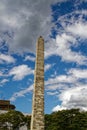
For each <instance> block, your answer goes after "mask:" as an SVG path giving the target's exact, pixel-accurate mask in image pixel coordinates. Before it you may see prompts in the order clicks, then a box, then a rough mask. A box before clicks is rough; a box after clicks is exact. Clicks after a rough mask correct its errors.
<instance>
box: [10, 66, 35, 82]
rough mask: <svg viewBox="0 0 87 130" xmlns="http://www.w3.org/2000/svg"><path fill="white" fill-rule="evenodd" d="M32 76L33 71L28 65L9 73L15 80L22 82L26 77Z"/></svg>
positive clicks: (15, 68)
mask: <svg viewBox="0 0 87 130" xmlns="http://www.w3.org/2000/svg"><path fill="white" fill-rule="evenodd" d="M30 74H33V70H32V69H31V68H29V67H28V66H27V65H19V66H16V67H14V68H12V69H11V70H10V72H9V76H13V79H14V80H22V79H23V78H24V77H25V76H27V75H30Z"/></svg>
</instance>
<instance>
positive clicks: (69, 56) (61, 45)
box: [56, 34, 87, 64]
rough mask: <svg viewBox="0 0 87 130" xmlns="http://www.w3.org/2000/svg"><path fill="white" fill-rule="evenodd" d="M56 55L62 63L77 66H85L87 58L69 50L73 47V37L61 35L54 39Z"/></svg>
mask: <svg viewBox="0 0 87 130" xmlns="http://www.w3.org/2000/svg"><path fill="white" fill-rule="evenodd" d="M56 43H57V54H58V55H59V56H61V58H62V60H63V61H68V62H76V63H77V64H86V63H87V57H86V56H83V55H82V54H81V53H78V52H75V51H72V50H71V46H75V38H74V37H73V36H70V35H67V34H62V35H60V36H59V35H58V36H57V37H56Z"/></svg>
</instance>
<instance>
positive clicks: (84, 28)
mask: <svg viewBox="0 0 87 130" xmlns="http://www.w3.org/2000/svg"><path fill="white" fill-rule="evenodd" d="M66 30H67V31H68V32H70V33H72V34H73V35H75V36H78V37H81V38H83V39H84V38H86V39H87V22H76V23H74V24H73V25H70V26H67V28H66Z"/></svg>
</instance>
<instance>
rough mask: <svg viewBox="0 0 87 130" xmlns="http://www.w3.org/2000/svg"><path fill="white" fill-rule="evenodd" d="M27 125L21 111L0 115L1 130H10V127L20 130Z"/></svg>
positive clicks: (13, 129)
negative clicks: (19, 129)
mask: <svg viewBox="0 0 87 130" xmlns="http://www.w3.org/2000/svg"><path fill="white" fill-rule="evenodd" d="M24 124H25V117H24V115H23V114H22V113H21V112H19V111H14V110H11V111H9V112H7V113H4V114H0V130H5V129H6V130H8V128H9V126H10V127H12V130H15V129H17V128H19V127H20V126H22V125H24Z"/></svg>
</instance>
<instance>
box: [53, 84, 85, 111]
mask: <svg viewBox="0 0 87 130" xmlns="http://www.w3.org/2000/svg"><path fill="white" fill-rule="evenodd" d="M86 95H87V85H80V86H77V87H74V88H68V89H67V90H64V91H62V93H61V94H60V95H59V99H60V100H61V101H62V104H61V105H60V106H59V105H57V106H56V107H54V108H53V111H58V110H62V109H71V108H80V109H81V110H86V111H87V96H86Z"/></svg>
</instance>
